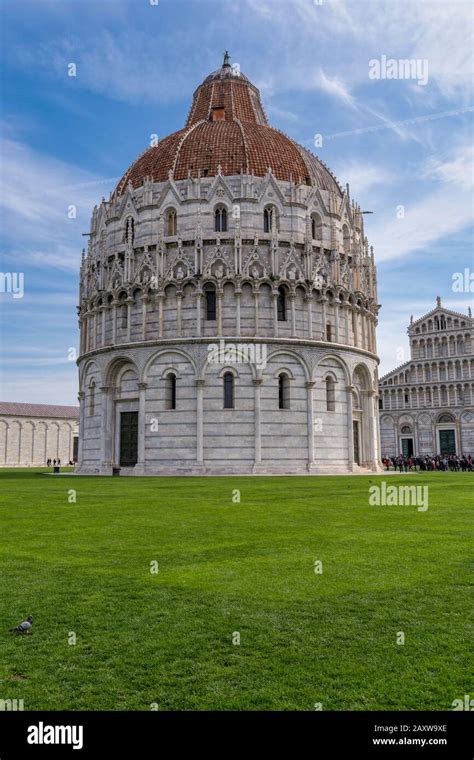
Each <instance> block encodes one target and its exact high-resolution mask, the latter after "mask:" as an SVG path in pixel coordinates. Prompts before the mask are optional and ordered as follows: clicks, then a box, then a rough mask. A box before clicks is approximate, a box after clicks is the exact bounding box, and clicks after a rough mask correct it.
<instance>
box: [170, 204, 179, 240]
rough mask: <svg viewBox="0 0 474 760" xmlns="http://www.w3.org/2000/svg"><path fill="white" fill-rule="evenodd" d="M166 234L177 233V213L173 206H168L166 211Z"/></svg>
mask: <svg viewBox="0 0 474 760" xmlns="http://www.w3.org/2000/svg"><path fill="white" fill-rule="evenodd" d="M167 221H168V224H167V227H168V230H167V232H168V235H177V234H178V215H177V213H176V211H175V210H174V208H170V210H169V211H168V220H167Z"/></svg>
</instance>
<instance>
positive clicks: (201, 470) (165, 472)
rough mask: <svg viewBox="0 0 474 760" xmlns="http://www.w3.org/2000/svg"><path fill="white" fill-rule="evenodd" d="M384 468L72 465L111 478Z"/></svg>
mask: <svg viewBox="0 0 474 760" xmlns="http://www.w3.org/2000/svg"><path fill="white" fill-rule="evenodd" d="M383 472H384V468H383V466H382V464H381V463H379V462H377V463H375V464H373V465H370V466H365V467H361V466H359V465H356V464H354V465H353V466H352V467H351V466H350V465H349V464H348V465H347V466H343V465H340V466H324V467H323V466H318V465H316V464H314V463H313V464H311V465H310V464H308V465H306V466H304V467H303V466H295V467H291V466H290V467H289V466H286V467H277V466H276V465H271V466H266V465H262V464H258V465H251V464H249V465H248V467H246V466H243V465H242V466H238V467H232V466H229V467H226V468H222V467H213V466H206V465H199V464H195V465H188V466H186V467H165V466H144V467H143V466H138V465H136V466H135V467H116V466H115V465H103V466H102V467H101V468H98V467H94V466H87V465H82V466H81V467H76V470H75V472H74V474H75V475H89V476H91V475H95V476H97V475H98V476H106V477H112V476H115V475H118V476H121V477H144V476H145V477H154V476H155V477H166V476H169V477H177V476H178V477H182V476H221V477H230V476H232V475H236V476H248V475H264V476H265V475H266V476H269V477H271V476H272V475H275V476H285V475H370V474H372V473H383Z"/></svg>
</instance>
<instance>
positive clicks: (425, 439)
mask: <svg viewBox="0 0 474 760" xmlns="http://www.w3.org/2000/svg"><path fill="white" fill-rule="evenodd" d="M472 326H473V321H472V316H471V312H470V311H469V313H468V314H461V313H458V312H455V311H451V310H449V309H445V308H443V306H442V304H441V299H440V298H437V300H436V306H435V308H434V309H433V310H432V311H430V312H429V313H428V314H425V315H424V316H423V317H420V319H417V320H416V321H413V318H412V319H411V322H410V325H409V327H408V335H409V340H410V357H411V358H410V360H409V361H407V362H405V363H404V364H402V365H401V366H400V367H397V369H394V370H393V371H392V372H389V373H388V374H387V375H384V377H382V378H381V379H380V401H379V405H380V433H381V446H382V456H383V457H391V456H395V455H398V454H403V455H404V456H412V455H414V456H426V455H432V456H434V455H442V456H449V455H450V454H457V455H462V454H466V455H467V454H471V455H474V346H473V340H472Z"/></svg>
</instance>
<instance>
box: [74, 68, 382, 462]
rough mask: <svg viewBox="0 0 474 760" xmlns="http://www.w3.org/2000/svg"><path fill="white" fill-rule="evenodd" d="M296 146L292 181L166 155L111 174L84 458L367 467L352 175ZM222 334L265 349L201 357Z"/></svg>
mask: <svg viewBox="0 0 474 760" xmlns="http://www.w3.org/2000/svg"><path fill="white" fill-rule="evenodd" d="M224 68H225V67H223V69H221V70H220V71H219V72H216V75H217V74H219V77H221V78H222V73H221V72H222V71H224ZM224 73H225V76H226V77H227V79H231V77H230V75H229V74H228V73H227V72H224ZM216 75H213V76H216ZM239 76H240V75H239ZM245 81H248V80H245ZM238 84H239V85H241V82H239V83H238ZM249 87H253V86H251V85H250V84H249ZM253 91H254V88H253V89H252V93H251V94H252V98H255V96H254V92H253ZM199 93H200V91H199V90H198V91H197V95H196V94H195V101H194V103H196V102H197V101H198V100H199V97H200V95H199ZM196 99H197V101H196ZM225 102H227V101H225ZM229 102H230V101H229ZM254 102H256V101H255V100H254ZM198 105H199V103H198ZM193 108H194V106H193ZM213 110H214V111H216V110H221V111H223V110H224V109H216V108H214V109H213ZM259 114H260V111H259ZM210 118H216V119H220V118H224V117H223V116H222V114H220V115H217V116H215V117H210ZM259 118H262V119H263V116H262V117H260V116H259ZM203 121H205V120H203ZM203 121H201V122H199V124H202V123H203ZM238 123H239V124H240V121H238ZM241 126H242V125H241ZM252 126H253V125H252ZM217 128H219V129H220V127H216V129H217ZM265 128H266V129H270V128H269V127H259V129H265ZM189 131H190V130H189ZM242 132H243V133H244V132H245V130H243V131H242ZM274 132H275V130H272V133H274ZM186 134H188V133H186ZM186 134H185V135H184V136H183V139H182V140H181V141H180V143H179V145H178V148H177V151H178V153H179V151H181V152H183V150H184V149H183V148H182V145H183V141H184V140H185V139H186ZM249 134H250V131H249ZM279 134H280V133H279ZM281 139H282V138H281ZM284 139H285V140H288V142H291V141H290V139H289V138H286V137H285V138H284ZM292 145H293V144H292ZM221 147H222V150H223V151H224V149H225V146H221ZM247 147H248V146H247V142H246V141H245V140H244V149H245V150H247ZM157 150H158V151H159V150H160V148H159V146H158V148H157ZM163 150H164V148H163ZM298 150H300V151H303V149H302V148H301V149H300V148H298ZM303 153H304V155H305V161H307V162H308V166H309V169H308V177H306V178H305V179H304V180H301V178H299V180H298V181H295V180H293V179H292V176H291V175H290V176H289V178H288V180H284V179H281V178H280V179H278V178H277V176H275V175H276V174H277V172H276V171H275V172H274V171H273V170H272V168H271V166H268V168H267V169H266V170H265V171H262V172H261V176H258V175H257V173H256V172H250V171H241V172H240V173H234V174H229V175H228V174H226V173H225V171H224V170H223V169H222V167H221V166H220V165H219V166H218V167H217V169H216V170H215V172H214V176H209V175H208V173H207V171H206V172H199V173H198V174H197V175H196V176H193V172H192V171H191V169H189V170H188V175H187V176H186V177H185V178H181V179H180V178H179V177H178V178H177V177H176V176H175V173H176V166H177V160H178V154H176V155H175V157H174V159H173V157H171V158H170V159H169V161H170V168H169V170H168V172H167V176H166V178H165V179H161V180H156V179H153V177H152V176H148V177H145V178H144V179H143V181H142V182H141V183H139V184H137V186H134V185H133V184H132V183H131V182H128V184H127V183H123V182H122V183H121V184H120V185H119V187H118V188H117V190H116V191H115V192H114V193H113V194H112V195H111V197H110V199H109V200H107V201H105V200H103V201H102V203H101V204H100V206H98V207H96V208H95V209H94V212H93V215H92V222H91V230H90V233H91V234H90V238H89V248H88V251H87V255H86V256H83V261H82V267H81V290H80V306H79V323H80V330H81V341H80V357H79V360H78V364H79V378H80V394H79V399H80V431H81V433H80V443H79V464H78V467H77V472H78V473H84V474H85V473H102V474H111V473H112V472H113V471H114V470H115V472H120V473H121V474H138V475H140V474H165V473H169V474H173V473H183V474H185V473H234V472H235V473H252V472H263V473H265V472H268V473H305V472H314V473H318V472H321V473H323V472H350V471H352V470H354V469H356V468H357V467H360V468H368V469H370V470H377V469H378V468H379V461H380V446H379V429H378V419H377V407H378V377H377V366H378V359H377V353H376V325H377V313H378V305H377V284H376V269H375V263H374V255H373V251H371V250H370V249H369V246H368V243H367V239H366V238H365V235H364V227H363V216H362V213H361V210H360V208H359V206H357V204H355V203H354V202H353V201H352V200H351V199H350V197H349V188H346V189H345V190H343V189H341V188H340V187H339V185H338V184H337V182H336V180H335V179H334V178H333V177H332V175H331V174H330V172H329V170H328V169H327V168H326V167H324V166H323V165H322V164H321V163H320V162H318V159H316V158H315V157H314V156H312V155H311V154H309V152H304V151H303ZM145 157H146V154H145ZM180 160H181V159H180ZM192 160H193V159H192V157H191V158H189V159H188V161H190V162H192ZM278 161H279V157H278V154H276V155H275V156H274V166H277V165H278ZM173 167H175V168H174V169H173ZM314 167H316V168H317V171H316V169H315V168H314ZM247 168H248V167H247ZM132 169H133V167H132ZM281 171H282V170H280V172H281ZM129 172H130V170H129ZM126 176H127V175H126ZM130 176H133V171H132V174H131V175H130ZM280 176H281V175H280ZM321 177H322V179H321ZM222 210H224V211H225V221H224V222H222V216H221V214H222ZM220 341H224V343H223V345H224V348H225V349H228V348H229V344H230V346H232V344H235V345H237V346H239V347H240V348H241V350H245V349H248V347H253V349H255V347H256V346H257V347H259V350H260V351H262V352H265V355H266V361H265V362H260V363H259V362H257V361H242V362H238V361H234V360H232V358H231V359H230V360H229V354H227V355H225V356H220V357H219V361H218V362H216V361H213V360H212V357H211V356H210V346H212V345H213V344H216V343H217V344H219V342H220ZM229 375H230V376H231V378H232V379H231V380H229ZM280 376H283V377H282V378H280ZM226 378H227V379H226ZM227 382H229V383H230V385H232V390H231V391H230V394H231V396H232V398H231V399H230V402H229V398H227V401H226V396H225V389H224V386H225V384H226V383H227ZM226 405H227V407H229V406H230V408H226ZM127 426H129V427H127ZM125 438H126V441H125ZM124 441H125V442H124Z"/></svg>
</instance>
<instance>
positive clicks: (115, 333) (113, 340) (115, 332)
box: [110, 301, 118, 346]
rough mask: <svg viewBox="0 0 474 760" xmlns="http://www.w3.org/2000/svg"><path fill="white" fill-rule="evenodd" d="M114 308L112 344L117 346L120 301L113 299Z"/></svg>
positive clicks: (112, 306)
mask: <svg viewBox="0 0 474 760" xmlns="http://www.w3.org/2000/svg"><path fill="white" fill-rule="evenodd" d="M110 308H111V309H112V345H113V346H115V344H116V343H117V308H118V301H112V304H111V307H110Z"/></svg>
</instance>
